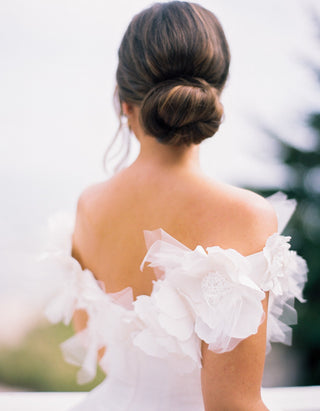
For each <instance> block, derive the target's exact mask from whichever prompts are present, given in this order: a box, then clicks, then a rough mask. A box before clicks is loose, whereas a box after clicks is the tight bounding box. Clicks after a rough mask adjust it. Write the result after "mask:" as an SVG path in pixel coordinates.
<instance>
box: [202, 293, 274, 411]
mask: <svg viewBox="0 0 320 411" xmlns="http://www.w3.org/2000/svg"><path fill="white" fill-rule="evenodd" d="M267 307H268V296H266V298H265V299H264V301H263V308H264V311H265V314H266V313H267ZM266 319H267V315H265V319H264V321H263V323H262V324H261V325H260V327H259V330H258V333H257V334H255V335H252V336H250V337H249V338H247V339H245V340H243V341H242V342H240V344H238V345H237V347H236V348H235V349H234V350H232V351H230V352H226V353H223V354H216V353H214V352H213V351H210V350H209V349H208V346H207V345H206V344H205V343H202V364H203V367H202V371H201V384H202V394H203V399H204V405H205V410H206V411H229V410H230V411H251V410H252V411H260V410H261V411H263V410H267V407H266V406H265V405H264V404H263V402H262V400H261V395H260V387H261V380H262V375H263V368H264V361H265V348H266V325H267V320H266Z"/></svg>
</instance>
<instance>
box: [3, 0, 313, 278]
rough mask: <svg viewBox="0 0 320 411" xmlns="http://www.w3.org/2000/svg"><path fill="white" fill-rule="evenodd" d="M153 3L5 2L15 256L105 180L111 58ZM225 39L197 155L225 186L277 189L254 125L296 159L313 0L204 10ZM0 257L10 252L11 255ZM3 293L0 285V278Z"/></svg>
mask: <svg viewBox="0 0 320 411" xmlns="http://www.w3.org/2000/svg"><path fill="white" fill-rule="evenodd" d="M149 4H151V3H150V2H149V1H144V0H135V1H128V0H126V1H124V0H118V1H115V2H109V1H107V0H0V63H1V64H0V152H1V162H0V185H1V193H2V201H1V220H0V230H1V237H0V246H1V248H2V250H6V251H3V255H2V254H1V257H2V261H4V263H3V264H2V267H3V270H4V271H5V270H7V271H8V270H9V271H10V272H12V271H15V272H18V271H19V270H18V268H17V267H16V268H13V267H12V260H13V258H12V255H15V253H17V250H21V249H22V248H23V249H25V250H26V251H28V249H29V248H30V249H32V248H34V247H35V244H36V234H35V233H37V230H38V229H39V227H40V226H41V225H42V224H43V223H44V222H45V221H46V219H47V217H48V215H50V214H51V213H52V212H54V211H56V210H57V209H64V208H65V209H71V208H73V207H74V205H75V201H76V199H77V197H78V195H79V193H80V191H81V190H82V189H83V188H84V187H85V186H87V185H88V184H91V183H92V182H95V181H97V180H101V179H103V178H104V174H103V169H102V156H103V153H104V150H105V148H106V146H107V143H108V141H109V140H110V139H111V138H112V136H113V135H114V132H115V130H116V127H117V119H116V115H115V113H114V110H113V106H112V95H113V90H114V87H115V70H116V65H117V49H118V46H119V43H120V41H121V37H122V35H123V33H124V31H125V29H126V27H127V25H128V23H129V21H130V19H131V18H132V16H133V15H134V14H135V13H137V12H139V11H140V10H141V9H143V8H145V7H147V6H148V5H149ZM200 4H202V5H203V6H205V7H207V8H209V9H210V10H212V11H213V12H214V13H216V15H217V16H218V18H219V19H220V21H221V22H222V25H223V27H224V29H225V32H226V36H227V38H228V40H229V44H230V48H231V55H232V63H231V72H230V78H229V82H228V85H227V87H226V89H225V91H224V94H223V97H222V99H223V103H224V106H225V114H226V117H225V122H224V123H223V125H222V127H221V131H220V132H219V133H218V134H217V135H216V136H215V137H214V138H213V139H211V140H208V141H207V142H206V143H205V144H204V147H203V150H202V154H201V156H202V157H201V158H202V163H203V167H204V169H205V171H206V172H207V173H208V174H210V175H212V176H216V177H217V178H220V179H225V180H226V181H228V182H231V183H236V184H240V185H241V184H242V183H251V184H254V183H261V184H263V185H271V186H275V187H277V186H279V187H281V184H282V182H283V179H284V177H285V175H284V174H283V172H282V171H281V170H282V169H281V167H280V166H279V165H277V164H276V158H275V150H274V147H273V145H272V144H271V142H270V141H269V140H268V139H266V138H265V137H264V135H263V134H262V132H261V131H260V130H259V127H258V126H257V123H259V122H262V123H264V124H266V125H267V126H268V127H271V128H274V129H276V130H279V131H280V132H281V135H282V136H283V137H284V138H285V139H288V140H289V141H293V142H294V143H295V144H297V145H299V146H301V147H306V148H307V147H311V145H312V135H310V133H309V131H308V130H307V129H306V128H304V127H303V121H302V120H303V115H304V113H305V112H308V111H309V110H311V109H315V108H318V109H319V105H320V101H319V98H318V96H319V89H317V83H316V81H315V77H314V74H313V73H312V72H311V71H310V70H309V68H308V67H307V66H306V64H305V63H304V60H313V61H315V62H316V61H317V59H318V63H320V61H319V60H320V53H318V52H317V50H319V40H318V42H317V39H316V29H315V26H313V21H312V18H311V10H312V9H313V8H314V9H316V10H318V12H319V15H320V2H319V1H317V0H281V1H277V0H242V1H238V0H205V1H202V2H200ZM7 250H10V252H8V251H7ZM0 282H1V275H0Z"/></svg>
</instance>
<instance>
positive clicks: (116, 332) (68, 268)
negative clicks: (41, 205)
mask: <svg viewBox="0 0 320 411" xmlns="http://www.w3.org/2000/svg"><path fill="white" fill-rule="evenodd" d="M73 225H74V218H73V217H72V216H71V215H68V214H60V213H59V214H56V215H54V216H52V217H51V218H50V220H49V234H48V235H49V244H48V245H47V247H46V252H45V253H43V254H42V255H41V256H40V260H42V261H43V260H45V261H47V263H48V264H49V266H50V267H52V268H53V270H54V274H55V276H56V286H55V290H54V292H53V295H52V297H51V298H50V299H49V302H48V304H47V306H46V309H45V315H46V316H47V318H48V320H49V321H50V322H52V323H58V322H63V323H64V324H65V325H68V324H70V322H71V321H72V318H73V315H74V313H75V311H76V310H79V309H80V310H85V311H86V313H87V314H88V321H87V325H86V328H85V329H84V330H82V331H80V332H78V333H76V334H75V335H74V336H73V337H71V338H69V339H68V340H66V341H64V342H63V343H62V344H61V349H62V352H63V355H64V358H65V360H66V361H67V362H69V363H70V364H73V365H77V366H79V367H80V370H79V371H78V374H77V381H78V383H79V384H85V383H87V382H89V381H91V380H92V379H93V378H94V377H95V375H96V369H97V363H98V351H99V350H100V349H101V348H103V347H106V346H107V345H108V343H109V341H110V340H112V341H116V343H118V344H120V343H121V342H122V341H126V340H128V339H129V337H128V335H124V334H125V333H126V332H127V331H128V330H129V328H128V327H123V323H124V322H130V321H132V313H133V311H132V308H133V306H132V301H133V296H132V289H131V288H129V287H128V288H126V289H124V290H122V291H121V292H119V293H114V294H106V293H105V292H104V290H103V288H102V287H101V285H100V284H99V282H98V281H97V280H96V279H95V277H94V275H93V274H92V272H91V271H90V270H88V269H84V270H83V269H82V267H81V265H80V264H79V262H78V261H77V260H76V259H75V258H73V257H72V256H71V245H72V232H73ZM50 271H51V270H50ZM128 332H129V331H128ZM105 360H106V359H105V358H102V360H101V362H103V361H105Z"/></svg>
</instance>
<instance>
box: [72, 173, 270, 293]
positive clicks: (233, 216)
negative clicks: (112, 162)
mask: <svg viewBox="0 0 320 411" xmlns="http://www.w3.org/2000/svg"><path fill="white" fill-rule="evenodd" d="M266 213H267V220H268V219H269V220H270V218H269V217H268V213H269V214H270V206H269V205H268V204H267V202H266V201H265V200H264V199H263V198H261V197H260V196H258V195H256V194H254V193H252V192H249V191H247V190H242V189H239V188H236V187H233V186H230V185H227V184H222V183H219V182H217V181H214V180H210V179H208V178H206V177H205V176H204V175H202V174H198V173H191V172H190V171H183V172H181V171H176V170H174V169H170V168H169V169H165V168H163V169H161V170H160V169H159V168H156V167H155V168H152V167H150V168H148V169H145V168H142V167H131V168H128V169H126V170H124V171H123V172H122V173H119V175H117V176H115V177H114V178H112V179H110V180H108V181H106V182H103V183H100V184H97V185H94V186H92V187H90V188H88V189H87V190H86V191H85V192H84V193H83V194H82V196H81V198H80V200H79V204H78V217H77V219H78V222H77V225H76V230H75V233H74V237H73V244H74V248H73V252H74V255H75V256H76V257H77V258H78V260H79V261H80V262H81V263H82V265H83V266H84V267H86V268H89V269H90V270H91V271H92V272H93V273H94V275H95V276H96V278H97V279H98V280H101V281H103V282H104V284H105V287H106V290H107V291H108V292H116V291H119V290H121V289H123V288H125V287H127V286H131V287H132V288H133V292H134V295H135V296H137V295H140V294H147V295H149V294H150V293H151V290H152V280H153V279H154V278H155V277H154V274H153V271H152V270H151V269H150V268H147V267H146V268H145V269H144V271H143V273H142V272H141V271H140V269H139V266H140V264H141V261H142V260H143V257H144V255H145V253H146V245H145V241H144V235H143V230H154V229H157V228H163V229H164V230H165V231H166V232H168V233H169V234H170V235H171V236H173V237H174V238H176V239H177V240H178V241H180V242H182V243H183V244H185V245H186V246H187V247H189V248H191V249H194V248H195V247H196V246H197V245H199V244H200V245H202V246H203V247H208V246H213V245H219V246H220V247H222V248H234V249H236V250H238V251H239V252H241V253H242V254H244V255H246V254H250V253H253V252H256V251H259V249H261V246H263V245H264V244H263V243H264V240H265V238H263V239H259V238H257V236H259V235H260V233H259V232H260V231H261V227H259V224H260V226H261V221H260V222H258V219H259V218H260V217H261V220H263V219H264V217H263V214H266ZM257 224H258V226H257ZM267 224H268V221H267ZM269 227H270V224H269ZM272 229H273V227H272V226H271V230H272ZM262 231H264V230H263V229H262ZM269 234H270V233H269ZM262 236H263V234H262Z"/></svg>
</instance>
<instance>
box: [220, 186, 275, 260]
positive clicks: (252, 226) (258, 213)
mask: <svg viewBox="0 0 320 411" xmlns="http://www.w3.org/2000/svg"><path fill="white" fill-rule="evenodd" d="M214 191H215V190H213V193H214ZM218 192H219V198H220V200H219V201H220V208H221V209H223V216H224V218H225V220H226V224H227V225H228V226H229V230H228V231H229V233H231V232H232V233H233V236H234V239H235V241H236V239H239V246H238V247H237V248H238V249H239V251H240V252H242V253H243V254H245V255H248V254H252V253H255V252H258V251H260V250H261V249H262V248H263V247H264V245H265V243H266V240H267V238H268V237H269V236H270V235H272V234H273V233H275V232H276V231H277V228H278V220H277V215H276V212H275V210H274V208H273V207H272V205H271V204H270V202H269V201H268V200H266V199H265V198H264V197H262V196H260V195H259V194H257V193H254V192H253V191H250V190H246V189H243V188H239V187H235V186H232V185H229V184H219V186H218ZM214 201H215V198H214V195H213V196H212V202H213V203H214ZM234 248H236V247H234Z"/></svg>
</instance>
